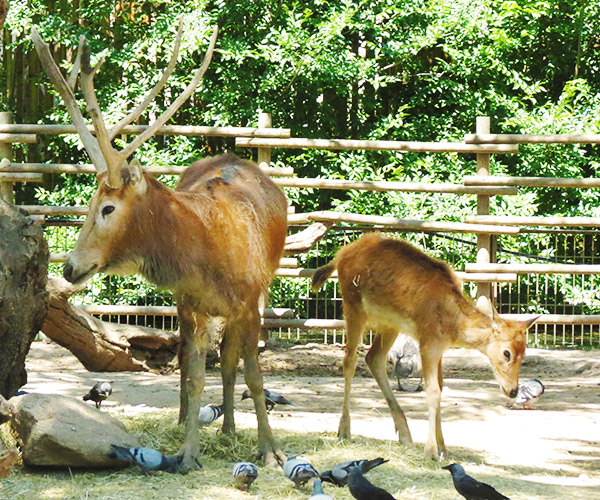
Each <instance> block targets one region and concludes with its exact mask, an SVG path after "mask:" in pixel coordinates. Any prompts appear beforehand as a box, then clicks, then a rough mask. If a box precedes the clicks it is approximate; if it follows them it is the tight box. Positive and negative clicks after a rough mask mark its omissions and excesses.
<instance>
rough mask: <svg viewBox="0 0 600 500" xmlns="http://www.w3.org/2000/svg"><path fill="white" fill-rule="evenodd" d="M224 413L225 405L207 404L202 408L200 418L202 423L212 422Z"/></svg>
mask: <svg viewBox="0 0 600 500" xmlns="http://www.w3.org/2000/svg"><path fill="white" fill-rule="evenodd" d="M221 415H223V405H222V404H221V405H206V406H203V407H202V408H200V412H199V413H198V420H200V423H201V424H205V425H206V424H211V423H213V422H214V421H215V420H217V419H218V418H219V417H220V416H221Z"/></svg>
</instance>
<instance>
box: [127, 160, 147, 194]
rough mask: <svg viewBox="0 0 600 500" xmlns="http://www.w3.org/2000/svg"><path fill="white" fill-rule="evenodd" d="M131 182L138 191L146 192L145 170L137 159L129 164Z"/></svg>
mask: <svg viewBox="0 0 600 500" xmlns="http://www.w3.org/2000/svg"><path fill="white" fill-rule="evenodd" d="M128 168H129V182H130V184H131V185H132V186H133V187H134V188H135V190H136V191H139V192H142V193H143V192H145V191H146V179H145V177H144V169H143V168H142V164H141V163H140V161H139V160H138V159H137V158H134V159H133V160H131V161H130V162H129V167H128Z"/></svg>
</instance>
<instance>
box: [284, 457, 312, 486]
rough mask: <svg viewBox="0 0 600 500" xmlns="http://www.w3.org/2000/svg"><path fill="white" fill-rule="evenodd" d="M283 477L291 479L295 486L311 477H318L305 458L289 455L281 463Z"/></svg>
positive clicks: (304, 482) (300, 484)
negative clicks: (283, 462)
mask: <svg viewBox="0 0 600 500" xmlns="http://www.w3.org/2000/svg"><path fill="white" fill-rule="evenodd" d="M283 473H284V474H285V477H287V478H288V479H290V480H292V481H293V482H294V485H295V486H296V488H299V487H300V486H304V485H305V484H306V483H307V482H308V481H309V480H310V479H311V478H313V477H315V478H319V473H318V472H317V469H315V468H314V467H313V466H312V465H311V463H310V462H309V461H308V460H306V459H305V458H297V457H290V458H288V459H287V460H286V462H285V464H283Z"/></svg>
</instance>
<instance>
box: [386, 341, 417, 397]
mask: <svg viewBox="0 0 600 500" xmlns="http://www.w3.org/2000/svg"><path fill="white" fill-rule="evenodd" d="M387 358H388V361H390V362H392V363H393V364H394V375H395V376H396V380H397V381H398V390H399V391H406V389H405V388H404V387H402V384H401V383H400V380H401V379H407V378H410V377H414V376H416V374H417V373H418V371H419V346H418V344H417V341H416V340H415V339H413V338H412V337H411V336H409V335H405V334H403V333H399V334H398V336H397V337H396V340H395V341H394V344H393V345H392V347H391V348H390V350H389V351H388V356H387ZM422 379H423V376H422V375H421V380H420V381H419V385H418V386H417V388H416V389H415V391H421V390H422V386H421V382H422Z"/></svg>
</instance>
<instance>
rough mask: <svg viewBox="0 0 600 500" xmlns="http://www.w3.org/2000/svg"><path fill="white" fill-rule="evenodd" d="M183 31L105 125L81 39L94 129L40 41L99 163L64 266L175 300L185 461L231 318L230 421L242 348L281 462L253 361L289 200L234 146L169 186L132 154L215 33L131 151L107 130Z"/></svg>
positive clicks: (226, 364)
mask: <svg viewBox="0 0 600 500" xmlns="http://www.w3.org/2000/svg"><path fill="white" fill-rule="evenodd" d="M181 34H182V25H181V23H180V26H179V31H178V35H177V39H176V42H175V48H174V51H173V56H172V58H171V62H170V63H169V66H168V67H167V70H166V71H165V74H164V75H163V77H162V79H161V81H160V82H159V83H158V84H157V86H156V87H155V88H154V89H153V90H152V91H151V92H150V94H149V96H148V97H147V98H146V99H145V100H144V102H143V103H142V104H141V105H140V106H139V107H138V108H137V109H136V110H134V111H133V112H132V113H130V114H129V115H127V117H125V118H124V119H123V120H121V122H119V123H118V124H116V125H115V126H113V127H112V128H111V129H110V130H108V129H107V127H106V126H105V124H104V121H103V118H102V114H101V111H100V109H99V106H98V102H97V100H96V95H95V90H94V87H93V81H92V80H93V76H94V73H95V72H96V71H97V69H98V66H96V67H94V68H92V67H90V63H89V59H90V56H89V49H88V47H87V44H86V43H85V40H82V41H81V43H80V51H79V53H80V55H81V58H80V61H81V63H80V64H81V70H80V72H81V75H80V82H81V88H82V91H83V94H84V98H85V101H86V104H87V110H88V112H89V114H90V115H91V118H92V122H93V128H94V133H95V136H94V135H92V134H91V133H90V132H89V131H88V129H87V127H86V125H85V122H84V119H83V116H82V114H81V112H80V110H79V108H78V106H77V103H76V101H75V98H74V95H73V85H74V82H75V77H73V78H69V82H67V81H66V80H65V79H64V78H63V76H62V74H61V73H60V71H59V69H58V68H57V66H56V64H55V62H54V60H53V59H52V56H51V55H50V52H49V50H48V46H47V44H45V43H44V42H43V40H42V39H41V38H40V36H39V35H38V34H37V32H36V31H35V30H34V31H33V40H34V43H35V45H36V48H37V51H38V53H39V54H40V59H41V61H42V64H43V66H44V69H45V70H46V72H47V73H48V75H49V76H50V79H51V81H52V83H53V84H54V85H55V87H56V88H57V89H58V91H59V93H60V94H61V96H62V98H63V100H64V101H65V103H66V106H67V109H68V110H69V113H70V115H71V118H72V120H73V122H74V124H75V125H76V128H77V131H78V133H79V134H80V136H81V138H82V141H83V143H84V145H85V147H86V150H87V151H88V154H89V155H90V157H91V158H92V161H93V163H94V165H95V166H96V169H97V170H98V173H99V174H98V184H99V186H98V190H97V191H96V193H95V194H94V196H93V198H92V200H91V202H90V208H89V215H88V217H87V219H86V221H85V224H84V226H83V228H82V230H81V233H80V235H79V239H78V241H77V244H76V245H75V248H74V250H73V252H72V253H71V255H70V256H69V259H68V262H67V264H66V265H65V268H64V276H65V278H66V279H67V280H68V281H70V282H72V283H81V282H83V281H85V280H87V279H88V278H89V277H91V276H92V275H94V274H95V273H98V272H104V273H109V274H130V273H140V274H142V275H144V276H145V277H146V278H148V279H149V280H150V281H152V282H154V283H155V284H157V285H158V286H160V287H163V288H167V289H170V290H173V292H174V295H175V298H176V300H177V312H178V317H179V322H180V323H179V324H180V335H181V344H180V351H179V361H180V368H181V412H180V419H181V420H182V421H184V422H185V441H184V444H183V447H182V450H181V452H182V454H183V460H182V471H184V472H185V471H189V470H192V469H195V468H197V467H198V463H197V461H196V459H197V456H198V454H199V450H200V448H199V432H198V425H199V422H198V413H199V410H200V406H201V405H200V399H201V396H202V392H203V388H204V378H205V357H206V351H207V348H208V341H209V322H210V319H211V318H212V317H222V318H224V328H223V338H222V343H221V371H222V379H223V404H224V421H223V431H224V432H227V433H233V432H234V430H235V424H234V420H233V405H234V386H235V378H236V371H237V366H238V362H239V359H240V356H241V357H243V359H244V370H245V372H244V375H245V381H246V383H247V385H248V387H249V388H250V390H251V393H252V398H253V400H254V405H255V408H256V415H257V420H258V441H259V448H260V451H261V452H262V454H263V457H264V459H265V461H266V462H267V463H268V464H276V463H277V462H280V463H281V462H283V461H284V460H285V455H284V454H283V453H282V452H281V451H280V449H279V448H278V446H277V444H276V442H275V440H274V438H273V435H272V433H271V429H270V427H269V422H268V417H267V413H266V409H265V399H264V393H263V381H262V375H261V372H260V368H259V365H258V336H259V333H260V316H259V307H258V304H259V297H260V295H261V294H262V293H264V292H265V291H266V289H267V287H268V286H269V284H270V282H271V280H272V278H273V275H274V273H275V269H276V268H277V266H278V263H279V259H280V257H281V254H282V251H283V247H284V242H285V237H286V232H287V220H286V218H287V208H286V200H285V197H284V195H283V193H282V191H281V190H280V189H279V188H278V187H277V186H276V185H275V184H274V183H273V182H272V181H271V180H270V179H269V177H268V176H267V175H266V174H264V173H263V172H262V171H261V170H260V169H259V168H258V167H257V166H256V165H255V164H253V163H251V162H249V161H243V160H240V159H239V158H237V157H236V156H234V155H224V156H220V157H217V158H210V159H204V160H201V161H198V162H196V163H194V164H192V165H191V166H190V167H189V168H188V169H187V170H186V171H185V172H184V174H183V175H182V176H181V179H180V182H179V185H178V186H177V188H176V189H175V190H172V189H170V188H168V187H167V186H165V185H164V184H162V183H160V182H158V181H157V180H155V179H154V178H153V177H152V176H150V175H149V174H147V173H145V172H144V171H143V170H142V168H141V165H140V163H139V162H138V161H137V160H135V159H134V160H132V161H131V162H129V163H127V161H126V160H127V158H128V157H129V156H131V154H132V153H133V152H134V151H135V149H136V148H137V147H139V145H141V144H142V143H143V142H144V141H145V140H147V139H148V138H150V137H151V136H152V135H153V134H154V133H155V132H156V130H157V129H158V128H159V127H160V126H162V125H163V124H164V123H165V122H166V120H168V118H169V117H170V116H171V115H172V114H173V113H174V112H175V111H176V109H177V107H179V106H180V105H181V104H182V103H183V102H184V100H185V99H186V98H187V97H188V96H189V95H190V94H191V93H192V92H193V90H194V88H195V86H196V84H197V83H198V81H199V80H200V78H201V77H202V75H203V74H204V71H205V70H206V68H207V66H208V63H209V61H210V59H211V55H212V52H213V49H214V45H215V42H216V30H215V31H214V33H213V36H212V39H211V42H210V45H209V49H208V51H207V54H206V56H205V59H204V62H203V64H202V66H201V68H200V69H199V70H198V72H197V73H196V75H195V76H194V78H193V80H192V82H190V84H189V85H188V87H187V88H186V89H185V91H184V92H183V93H182V95H181V96H179V97H178V98H177V99H176V100H175V101H174V103H173V105H171V107H170V108H169V109H168V110H167V111H166V112H165V114H163V115H161V116H160V117H159V118H158V119H157V120H156V121H155V122H154V123H153V124H152V125H150V126H149V127H148V129H146V130H145V131H144V132H143V133H142V134H141V135H139V136H137V138H135V139H134V140H133V141H132V142H131V143H130V144H129V145H127V147H125V149H123V150H120V151H118V150H116V149H114V148H113V146H112V139H114V137H115V136H116V135H117V134H119V133H120V131H121V130H122V128H123V127H124V126H125V125H126V124H128V123H131V122H132V121H134V120H135V119H137V117H139V115H140V114H141V113H142V111H143V110H144V108H145V107H146V106H147V105H148V103H149V102H150V101H151V100H152V99H153V98H154V97H155V96H156V95H157V94H158V92H159V91H160V88H162V86H163V85H164V84H165V82H166V81H167V78H168V76H169V74H170V72H172V70H173V68H174V67H175V63H176V61H177V52H178V47H179V42H180V39H181Z"/></svg>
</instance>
